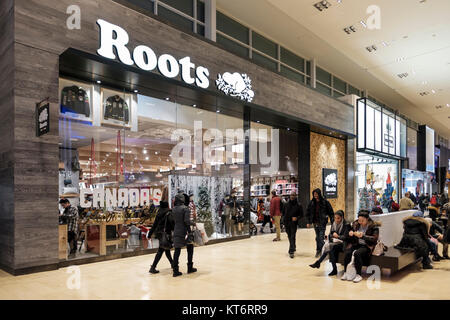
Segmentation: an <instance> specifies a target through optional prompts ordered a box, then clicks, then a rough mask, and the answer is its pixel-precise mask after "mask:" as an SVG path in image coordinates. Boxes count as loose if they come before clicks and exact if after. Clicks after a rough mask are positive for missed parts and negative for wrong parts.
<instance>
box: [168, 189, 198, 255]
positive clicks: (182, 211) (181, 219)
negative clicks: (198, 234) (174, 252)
mask: <svg viewBox="0 0 450 320" xmlns="http://www.w3.org/2000/svg"><path fill="white" fill-rule="evenodd" d="M184 201H185V198H184V195H183V194H177V195H176V197H175V202H174V205H175V206H174V208H173V209H172V216H173V220H174V221H175V227H174V231H173V246H174V248H182V247H184V246H186V236H187V234H188V233H189V232H191V225H194V224H195V223H194V222H193V221H191V211H190V210H189V208H188V207H187V206H185V205H184Z"/></svg>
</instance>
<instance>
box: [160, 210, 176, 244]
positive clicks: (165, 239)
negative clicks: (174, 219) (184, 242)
mask: <svg viewBox="0 0 450 320" xmlns="http://www.w3.org/2000/svg"><path fill="white" fill-rule="evenodd" d="M169 215H170V211H168V212H167V213H166V215H165V221H164V230H163V232H162V233H161V238H160V239H159V247H160V248H163V249H164V250H170V249H172V246H173V242H172V235H171V234H170V233H168V232H167V231H166V226H167V220H168V219H169Z"/></svg>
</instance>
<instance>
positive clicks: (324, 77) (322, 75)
mask: <svg viewBox="0 0 450 320" xmlns="http://www.w3.org/2000/svg"><path fill="white" fill-rule="evenodd" d="M316 76H317V81H320V82H322V83H323V84H326V85H328V86H331V74H330V73H329V72H327V71H325V70H323V69H322V68H319V67H317V68H316Z"/></svg>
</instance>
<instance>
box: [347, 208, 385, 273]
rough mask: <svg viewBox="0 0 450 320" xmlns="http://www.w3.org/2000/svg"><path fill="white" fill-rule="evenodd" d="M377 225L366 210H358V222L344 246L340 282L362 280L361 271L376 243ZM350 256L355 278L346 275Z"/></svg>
mask: <svg viewBox="0 0 450 320" xmlns="http://www.w3.org/2000/svg"><path fill="white" fill-rule="evenodd" d="M379 225H380V223H379V222H377V221H373V220H372V219H370V216H369V211H368V210H360V211H359V213H358V220H356V221H354V222H353V224H352V229H351V230H350V232H349V233H348V240H347V245H346V246H345V248H346V249H345V251H344V252H345V258H344V271H345V273H344V275H343V276H342V278H341V280H348V281H353V282H360V281H361V280H362V277H361V270H362V266H363V265H368V264H369V262H370V257H371V256H372V251H373V249H374V248H375V245H376V244H377V242H378V235H379V232H380V231H379V228H378V227H379ZM352 255H354V257H355V260H354V261H355V262H354V263H355V269H356V276H355V277H352V276H350V274H347V272H346V271H347V266H348V264H349V263H350V261H351V260H352Z"/></svg>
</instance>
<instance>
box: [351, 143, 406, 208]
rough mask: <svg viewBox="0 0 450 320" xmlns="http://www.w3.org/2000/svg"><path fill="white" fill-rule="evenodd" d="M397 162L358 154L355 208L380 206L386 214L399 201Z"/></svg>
mask: <svg viewBox="0 0 450 320" xmlns="http://www.w3.org/2000/svg"><path fill="white" fill-rule="evenodd" d="M398 167H399V161H398V160H393V159H389V158H384V157H380V156H374V155H369V154H365V153H360V152H358V153H357V155H356V188H357V197H356V208H357V210H360V209H367V210H371V209H372V208H373V207H374V206H380V207H381V208H383V211H386V212H388V211H389V207H390V203H391V200H394V201H395V202H397V203H398V201H399V192H398V185H399V181H398V179H399V175H398V174H399V172H398Z"/></svg>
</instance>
